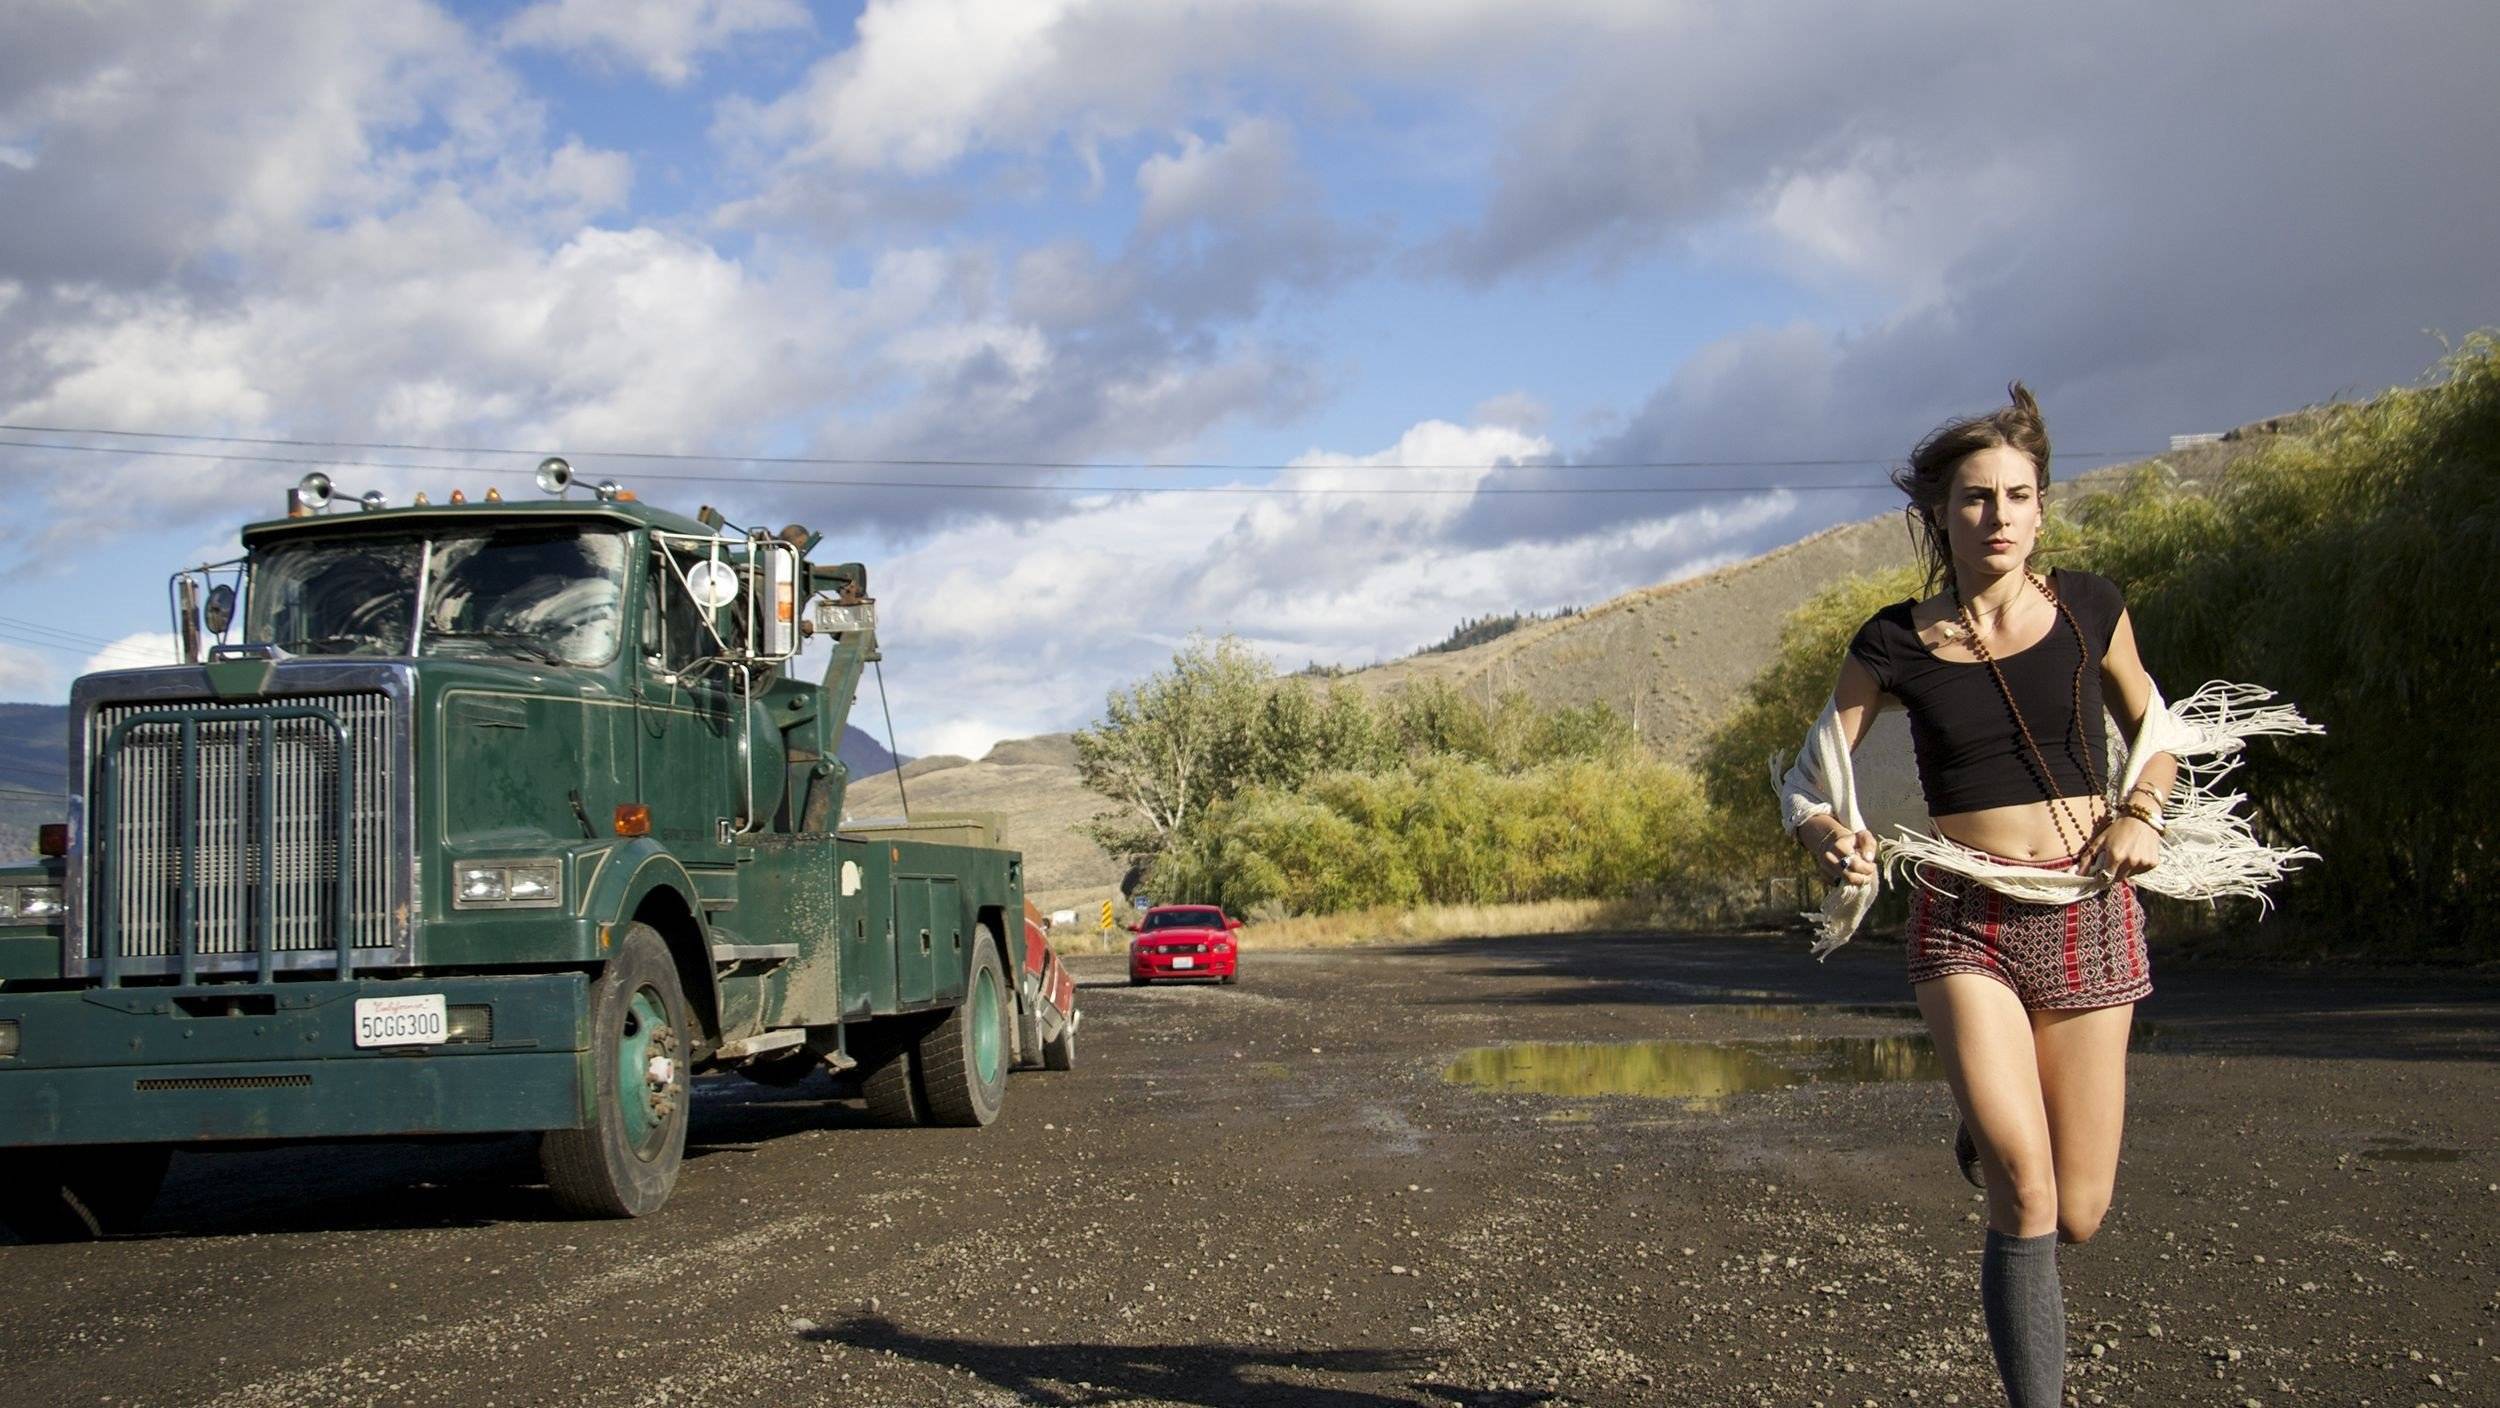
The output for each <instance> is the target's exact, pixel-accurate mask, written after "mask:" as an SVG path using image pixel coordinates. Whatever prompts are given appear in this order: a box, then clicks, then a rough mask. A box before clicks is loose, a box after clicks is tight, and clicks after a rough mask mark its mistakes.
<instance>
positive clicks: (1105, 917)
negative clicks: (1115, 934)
mask: <svg viewBox="0 0 2500 1408" xmlns="http://www.w3.org/2000/svg"><path fill="white" fill-rule="evenodd" d="M1102 928H1103V932H1104V933H1109V932H1110V931H1111V901H1109V900H1104V901H1103V902H1102Z"/></svg>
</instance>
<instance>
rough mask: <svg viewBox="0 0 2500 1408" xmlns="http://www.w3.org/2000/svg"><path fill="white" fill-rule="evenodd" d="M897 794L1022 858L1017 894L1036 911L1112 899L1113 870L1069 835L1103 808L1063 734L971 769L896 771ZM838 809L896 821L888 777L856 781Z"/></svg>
mask: <svg viewBox="0 0 2500 1408" xmlns="http://www.w3.org/2000/svg"><path fill="white" fill-rule="evenodd" d="M902 791H903V792H904V793H908V794H909V796H910V798H911V809H912V811H914V812H915V813H927V812H977V813H980V814H982V815H985V816H988V817H991V818H993V819H995V820H996V821H997V822H998V823H999V828H1000V831H1001V836H1000V839H1001V841H1003V842H1004V843H1005V844H1007V845H1010V846H1014V847H1016V848H1018V849H1020V850H1022V851H1023V852H1024V877H1025V879H1024V884H1025V893H1026V895H1027V896H1028V897H1029V898H1031V900H1032V901H1033V903H1035V904H1037V905H1039V906H1041V907H1042V908H1043V909H1044V910H1052V909H1070V908H1081V907H1084V906H1087V905H1089V904H1094V903H1099V902H1101V901H1103V900H1106V899H1109V898H1111V897H1112V896H1113V895H1114V894H1116V893H1117V892H1118V889H1119V881H1120V867H1119V866H1118V865H1117V864H1115V863H1113V862H1112V861H1111V859H1110V858H1109V857H1107V856H1105V855H1104V854H1103V853H1102V852H1101V850H1100V849H1098V848H1097V847H1096V846H1095V845H1094V843H1093V842H1092V841H1089V840H1087V839H1086V838H1085V836H1084V834H1083V833H1082V832H1080V831H1079V830H1078V829H1077V828H1078V827H1080V826H1082V825H1083V824H1084V823H1085V822H1086V821H1088V820H1089V819H1091V818H1092V817H1093V815H1094V814H1095V813H1096V812H1099V811H1101V810H1102V809H1103V807H1104V806H1105V803H1104V801H1103V799H1102V796H1101V795H1100V794H1099V793H1096V792H1093V791H1090V790H1088V789H1087V788H1086V786H1085V784H1084V783H1082V782H1079V781H1077V776H1076V745H1075V744H1074V743H1072V742H1070V741H1069V737H1068V735H1067V734H1064V733H1047V734H1043V735H1042V736H1041V737H1039V738H1013V739H1009V740H1007V741H1006V742H1004V743H1001V744H999V745H998V746H997V747H995V748H992V749H991V750H990V751H989V754H988V755H987V756H986V757H983V758H982V759H980V760H979V761H978V762H974V761H972V760H970V759H965V758H958V757H954V756H952V755H945V754H942V755H939V756H936V757H929V758H921V759H919V760H917V761H915V762H912V763H908V764H906V765H904V768H903V781H902ZM843 810H844V811H845V812H846V813H847V814H848V816H849V817H850V818H852V819H855V820H866V819H867V818H870V817H888V816H899V815H901V814H902V812H903V800H902V797H901V796H900V795H898V794H897V792H896V788H895V782H894V774H893V773H891V772H887V773H882V774H879V775H877V776H873V777H860V778H859V779H858V780H857V781H855V782H853V783H852V784H851V792H850V797H849V799H848V801H847V802H846V803H845V805H844V807H843Z"/></svg>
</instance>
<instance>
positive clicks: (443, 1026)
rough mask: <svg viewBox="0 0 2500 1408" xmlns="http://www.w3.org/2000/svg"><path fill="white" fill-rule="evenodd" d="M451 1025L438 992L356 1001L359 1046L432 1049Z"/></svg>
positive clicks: (362, 998) (448, 1031)
mask: <svg viewBox="0 0 2500 1408" xmlns="http://www.w3.org/2000/svg"><path fill="white" fill-rule="evenodd" d="M450 1026H451V1017H450V1014H449V1013H447V1012H445V1011H444V1010H443V995H442V994H441V993H439V992H429V993H424V994H422V995H419V996H416V997H360V998H357V999H356V1044H357V1045H358V1046H432V1045H434V1044H435V1043H437V1042H439V1041H441V1040H442V1039H443V1038H444V1037H445V1036H447V1035H449V1033H450Z"/></svg>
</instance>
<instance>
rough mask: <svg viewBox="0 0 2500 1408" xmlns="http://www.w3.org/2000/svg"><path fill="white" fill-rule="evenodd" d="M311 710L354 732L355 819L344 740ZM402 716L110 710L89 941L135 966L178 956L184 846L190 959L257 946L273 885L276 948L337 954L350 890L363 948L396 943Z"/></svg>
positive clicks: (94, 810)
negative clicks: (398, 725)
mask: <svg viewBox="0 0 2500 1408" xmlns="http://www.w3.org/2000/svg"><path fill="white" fill-rule="evenodd" d="M306 708H313V709H320V710H325V711H327V712H328V713H330V714H331V715H333V716H335V717H336V718H337V719H338V720H339V722H340V723H342V724H344V725H345V726H346V736H347V757H346V760H345V761H346V765H347V767H348V769H349V775H348V782H349V785H350V793H349V797H348V801H347V806H346V811H347V815H345V816H341V815H340V811H341V805H340V796H339V781H340V767H341V758H340V749H339V742H338V737H337V734H336V733H335V732H334V731H333V730H332V728H331V727H330V725H329V723H328V722H327V721H326V720H323V719H319V718H312V717H304V716H303V715H302V713H301V712H300V711H302V710H304V709H306ZM391 709H392V703H391V700H390V698H389V697H388V696H386V695H382V694H329V695H295V696H288V697H285V698H282V699H276V700H270V701H265V702H262V701H255V702H244V703H232V704H228V703H219V702H206V701H203V702H186V703H184V704H181V705H178V706H171V707H169V706H167V705H165V704H162V703H155V702H135V701H134V702H129V703H111V704H104V705H101V706H99V707H98V708H97V710H96V712H95V716H94V723H93V724H92V728H93V730H94V731H93V733H92V734H91V735H90V737H91V753H90V756H92V757H94V758H96V759H97V760H98V775H97V778H96V787H97V790H96V792H95V793H94V794H93V795H94V796H95V804H94V805H93V806H92V807H91V808H90V815H91V816H92V817H93V818H94V819H95V821H96V824H97V827H98V832H97V835H96V836H95V846H94V848H93V851H92V854H94V855H95V856H97V857H98V864H97V865H96V866H95V867H94V868H93V870H92V871H91V876H92V883H93V884H94V885H95V886H96V891H95V894H94V905H93V907H92V909H91V910H90V914H91V915H92V916H93V920H92V921H91V922H90V924H89V925H88V926H87V927H88V929H89V931H90V932H91V933H94V934H98V935H104V934H109V935H112V936H113V937H112V943H113V946H114V948H115V949H116V950H117V951H118V953H119V956H120V957H121V958H124V959H142V960H145V959H155V958H168V957H174V956H178V955H179V954H180V953H181V952H182V934H181V916H182V913H183V888H184V887H183V883H182V880H183V857H184V850H185V844H186V838H187V840H188V843H189V848H190V869H191V883H192V892H191V916H192V932H193V933H194V934H195V935H196V947H195V949H194V952H195V953H197V954H198V955H199V956H200V958H201V959H203V960H207V959H213V958H215V957H217V956H220V955H236V954H257V953H258V952H259V951H260V944H259V941H258V935H259V933H260V930H261V925H262V923H263V920H264V916H263V915H262V913H261V905H262V903H263V900H264V895H263V890H264V888H265V889H266V891H267V894H266V896H265V898H266V901H267V904H268V909H269V912H268V914H267V916H266V922H267V924H268V929H269V933H270V935H271V944H270V948H271V949H272V951H273V952H274V953H279V954H284V953H305V952H317V951H323V950H335V949H336V948H337V947H338V931H337V915H338V913H339V900H340V895H339V886H340V884H341V883H342V882H344V883H345V884H346V885H347V887H348V889H347V894H346V901H347V915H348V928H349V931H350V932H351V933H352V934H353V935H354V936H355V937H354V942H355V947H358V948H383V947H389V946H391V945H393V944H395V943H396V942H397V941H398V936H397V934H396V932H395V930H396V927H397V926H396V925H395V924H394V923H393V922H392V907H393V906H392V901H393V896H392V894H391V891H392V888H393V886H392V884H391V879H390V876H391V868H390V864H389V862H390V859H391V856H392V854H393V846H392V841H393V838H392V836H391V811H392V809H391V805H390V801H391V796H392V785H393V781H394V779H393V778H392V776H391V768H392V757H393V749H392V747H391V729H390V722H391ZM291 712H292V713H293V716H291V717H290V716H288V715H289V714H290V713H291ZM168 714H176V715H180V716H182V718H183V719H188V720H190V721H191V727H192V729H193V740H192V744H191V749H192V753H191V756H192V768H191V771H192V786H191V787H190V789H188V790H189V792H190V795H189V797H188V798H187V799H186V797H185V792H186V787H185V778H184V771H185V770H184V759H183V722H182V719H172V718H167V717H165V716H166V715H168ZM273 716H274V717H273ZM134 719H141V720H145V721H144V722H131V721H132V720H134ZM126 723H127V724H129V727H128V729H127V730H126V731H125V732H123V733H122V735H121V739H120V743H119V746H118V747H115V746H113V744H112V742H111V740H112V739H113V736H114V733H115V732H116V730H117V729H120V728H121V727H122V726H123V725H124V724H126ZM264 774H266V775H267V776H268V785H267V787H266V789H265V791H266V794H267V795H266V798H265V799H264V796H263V793H264V787H263V783H262V778H263V775H264ZM107 828H109V831H108V830H107ZM264 849H265V850H266V852H267V853H266V855H264V854H263V852H264ZM142 966H143V967H151V966H154V965H144V964H143V965H142ZM202 966H203V967H204V968H226V967H231V966H233V965H232V964H231V963H208V962H203V964H202ZM254 966H257V965H254ZM289 966H293V965H289Z"/></svg>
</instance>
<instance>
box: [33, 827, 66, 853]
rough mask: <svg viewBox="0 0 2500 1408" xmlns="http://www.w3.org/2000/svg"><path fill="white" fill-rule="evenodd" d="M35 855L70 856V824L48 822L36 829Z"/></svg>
mask: <svg viewBox="0 0 2500 1408" xmlns="http://www.w3.org/2000/svg"><path fill="white" fill-rule="evenodd" d="M35 854H36V855H39V856H65V855H68V854H69V823H68V822H66V821H47V822H45V823H44V824H43V825H41V826H39V827H36V828H35Z"/></svg>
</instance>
